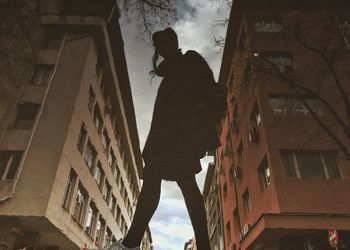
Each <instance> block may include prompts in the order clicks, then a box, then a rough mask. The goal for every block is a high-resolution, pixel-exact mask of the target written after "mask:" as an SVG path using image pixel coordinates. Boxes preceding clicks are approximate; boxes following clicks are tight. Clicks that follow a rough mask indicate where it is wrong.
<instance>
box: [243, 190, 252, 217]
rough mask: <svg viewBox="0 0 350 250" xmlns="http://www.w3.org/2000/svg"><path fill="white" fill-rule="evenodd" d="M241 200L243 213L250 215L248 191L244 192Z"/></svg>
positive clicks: (250, 205) (250, 206) (250, 207)
mask: <svg viewBox="0 0 350 250" xmlns="http://www.w3.org/2000/svg"><path fill="white" fill-rule="evenodd" d="M242 199H243V206H244V210H245V212H246V213H250V212H251V211H252V204H251V201H250V197H249V191H248V189H247V190H246V191H245V192H244V194H243V196H242Z"/></svg>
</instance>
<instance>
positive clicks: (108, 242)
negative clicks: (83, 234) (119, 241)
mask: <svg viewBox="0 0 350 250" xmlns="http://www.w3.org/2000/svg"><path fill="white" fill-rule="evenodd" d="M112 237H113V234H112V231H111V230H110V229H109V228H108V227H107V230H106V232H105V245H104V247H109V246H110V245H112Z"/></svg>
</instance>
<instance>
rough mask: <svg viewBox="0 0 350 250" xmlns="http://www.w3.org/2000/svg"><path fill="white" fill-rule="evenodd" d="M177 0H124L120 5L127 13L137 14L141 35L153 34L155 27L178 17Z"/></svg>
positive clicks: (124, 12) (167, 23)
mask: <svg viewBox="0 0 350 250" xmlns="http://www.w3.org/2000/svg"><path fill="white" fill-rule="evenodd" d="M176 4H177V1H170V0H122V2H121V3H120V7H121V9H122V10H123V14H125V15H136V17H137V19H138V21H137V25H138V30H139V32H140V34H141V35H148V36H151V35H152V33H153V31H154V29H155V28H156V27H158V26H162V25H164V24H166V25H169V24H170V22H171V20H173V19H174V18H177V16H178V12H177V9H176Z"/></svg>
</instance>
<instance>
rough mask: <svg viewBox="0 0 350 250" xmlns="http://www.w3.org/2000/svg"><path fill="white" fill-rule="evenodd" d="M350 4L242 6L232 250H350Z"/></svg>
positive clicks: (231, 167)
mask: <svg viewBox="0 0 350 250" xmlns="http://www.w3.org/2000/svg"><path fill="white" fill-rule="evenodd" d="M349 17H350V8H349V2H348V1H313V0H308V1H288V0H280V1H274V0H266V1H254V0H246V1H243V0H242V1H240V0H238V1H233V5H232V10H231V14H230V20H229V25H228V31H227V38H226V44H225V48H224V55H223V61H222V66H221V71H220V77H219V81H220V82H221V83H223V84H225V85H226V86H227V87H228V104H229V114H228V115H227V117H226V118H225V119H224V120H223V122H222V130H221V142H222V145H223V146H222V147H221V148H220V149H219V150H218V161H219V170H220V171H221V172H222V175H221V176H220V185H221V196H222V204H223V205H222V207H223V224H224V235H225V249H230V250H233V249H241V250H245V249H254V250H259V249H293V250H294V249H295V250H301V249H308V250H309V249H333V248H331V247H330V244H329V242H328V229H329V228H332V227H334V228H335V229H337V231H338V236H339V243H338V249H350V242H349V240H350V206H349V204H350V193H349V191H348V190H349V184H350V162H349V160H350V158H349V154H348V152H349V150H350V143H349V142H350V140H349V132H350V130H349V123H350V121H349V117H350V116H349V111H350V110H349V105H348V100H349V98H350V84H349V79H350V78H349V77H350V70H349V67H348V65H349V63H350V54H349V51H350V50H349V47H348V45H349V44H348V42H347V40H346V39H345V38H346V37H347V36H348V35H349V34H348V33H347V32H348V30H346V28H347V27H348V24H349Z"/></svg>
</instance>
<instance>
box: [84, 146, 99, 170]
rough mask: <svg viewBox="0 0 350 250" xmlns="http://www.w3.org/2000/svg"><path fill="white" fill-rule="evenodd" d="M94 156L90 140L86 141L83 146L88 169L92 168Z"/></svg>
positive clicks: (95, 154)
mask: <svg viewBox="0 0 350 250" xmlns="http://www.w3.org/2000/svg"><path fill="white" fill-rule="evenodd" d="M96 156H97V152H96V150H95V148H94V146H93V145H92V144H91V142H90V141H88V143H87V145H86V148H85V154H84V160H85V162H86V165H87V166H88V168H89V169H92V167H93V165H94V163H95V159H96Z"/></svg>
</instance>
